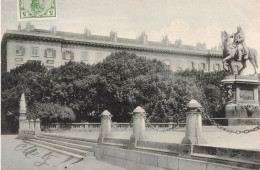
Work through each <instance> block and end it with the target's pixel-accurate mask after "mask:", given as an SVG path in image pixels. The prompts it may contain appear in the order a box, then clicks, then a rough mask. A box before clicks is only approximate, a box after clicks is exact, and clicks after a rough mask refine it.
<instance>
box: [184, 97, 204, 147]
mask: <svg viewBox="0 0 260 170" xmlns="http://www.w3.org/2000/svg"><path fill="white" fill-rule="evenodd" d="M200 108H201V104H200V103H198V102H197V101H196V100H191V101H190V102H189V103H188V105H187V109H188V110H187V113H186V133H185V137H184V138H183V139H182V141H181V143H182V144H189V145H191V144H205V143H206V140H205V139H204V137H203V135H202V119H201V111H200Z"/></svg>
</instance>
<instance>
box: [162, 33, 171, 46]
mask: <svg viewBox="0 0 260 170" xmlns="http://www.w3.org/2000/svg"><path fill="white" fill-rule="evenodd" d="M169 43H170V41H169V39H168V36H167V35H166V36H165V37H164V38H163V39H162V44H163V45H165V46H168V45H169Z"/></svg>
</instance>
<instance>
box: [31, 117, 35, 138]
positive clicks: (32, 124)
mask: <svg viewBox="0 0 260 170" xmlns="http://www.w3.org/2000/svg"><path fill="white" fill-rule="evenodd" d="M30 133H31V134H33V135H34V134H35V131H34V120H33V119H31V120H30Z"/></svg>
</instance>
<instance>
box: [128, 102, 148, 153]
mask: <svg viewBox="0 0 260 170" xmlns="http://www.w3.org/2000/svg"><path fill="white" fill-rule="evenodd" d="M145 117H146V116H145V110H144V109H143V108H142V107H140V106H138V107H137V108H136V109H135V110H134V111H133V135H132V136H131V138H130V143H129V149H134V148H135V146H136V142H137V140H142V139H143V138H144V136H143V135H144V133H145Z"/></svg>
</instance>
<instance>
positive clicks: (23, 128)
mask: <svg viewBox="0 0 260 170" xmlns="http://www.w3.org/2000/svg"><path fill="white" fill-rule="evenodd" d="M19 111H20V115H19V133H18V138H19V139H23V140H27V139H31V138H33V136H32V134H31V133H30V124H29V120H27V119H26V102H25V96H24V94H22V96H21V100H20V110H19Z"/></svg>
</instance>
